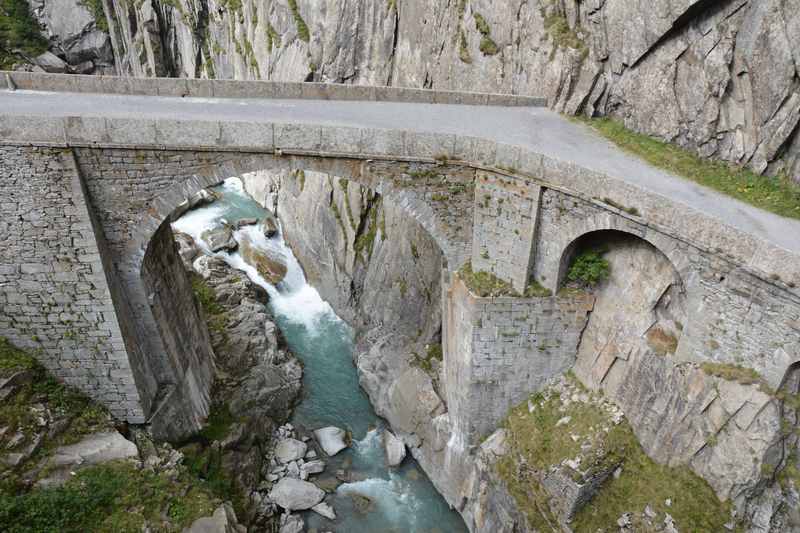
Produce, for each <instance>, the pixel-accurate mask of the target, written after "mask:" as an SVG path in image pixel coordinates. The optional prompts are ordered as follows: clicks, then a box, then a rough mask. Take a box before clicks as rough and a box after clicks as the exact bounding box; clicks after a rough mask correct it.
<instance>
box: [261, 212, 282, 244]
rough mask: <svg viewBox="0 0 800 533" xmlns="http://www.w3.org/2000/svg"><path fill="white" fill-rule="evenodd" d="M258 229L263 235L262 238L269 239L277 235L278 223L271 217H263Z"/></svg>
mask: <svg viewBox="0 0 800 533" xmlns="http://www.w3.org/2000/svg"><path fill="white" fill-rule="evenodd" d="M259 228H260V229H261V231H262V232H263V233H264V236H265V237H266V238H268V239H271V238H272V237H274V236H276V235H277V234H278V222H277V221H276V220H275V218H274V217H271V216H268V217H265V218H264V219H263V220H262V221H261V224H260V225H259Z"/></svg>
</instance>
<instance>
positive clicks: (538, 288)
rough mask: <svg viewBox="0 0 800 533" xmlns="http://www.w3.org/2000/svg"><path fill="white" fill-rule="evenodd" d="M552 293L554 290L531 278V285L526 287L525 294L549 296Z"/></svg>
mask: <svg viewBox="0 0 800 533" xmlns="http://www.w3.org/2000/svg"><path fill="white" fill-rule="evenodd" d="M552 295H553V291H551V290H550V289H546V288H545V287H542V284H541V283H539V282H538V281H536V280H535V279H534V280H531V283H530V285H528V286H527V287H526V288H525V293H524V294H523V296H524V297H525V298H547V297H548V296H552Z"/></svg>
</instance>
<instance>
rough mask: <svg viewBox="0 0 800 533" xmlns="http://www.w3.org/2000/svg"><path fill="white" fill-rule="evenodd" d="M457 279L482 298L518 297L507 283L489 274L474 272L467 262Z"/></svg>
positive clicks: (470, 263)
mask: <svg viewBox="0 0 800 533" xmlns="http://www.w3.org/2000/svg"><path fill="white" fill-rule="evenodd" d="M458 277H460V278H461V280H462V281H463V282H464V283H465V284H466V285H467V287H468V288H469V290H470V291H471V292H472V293H473V294H476V295H477V296H480V297H482V298H487V297H497V296H519V294H518V293H517V291H515V290H514V288H513V287H512V286H511V284H510V283H508V282H507V281H503V280H502V279H500V278H498V277H497V276H495V275H494V274H492V273H491V272H481V271H479V272H474V271H473V270H472V262H467V263H466V264H465V265H464V266H463V267H461V270H459V271H458Z"/></svg>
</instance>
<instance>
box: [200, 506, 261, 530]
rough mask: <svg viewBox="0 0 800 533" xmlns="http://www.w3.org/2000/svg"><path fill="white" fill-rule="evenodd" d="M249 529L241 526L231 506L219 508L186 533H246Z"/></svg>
mask: <svg viewBox="0 0 800 533" xmlns="http://www.w3.org/2000/svg"><path fill="white" fill-rule="evenodd" d="M246 532H247V528H246V527H244V526H243V525H241V524H239V521H238V520H237V519H236V513H235V512H234V510H233V507H231V506H230V504H227V503H225V504H223V505H220V506H219V507H217V509H216V510H215V511H214V514H213V515H211V516H207V517H203V518H198V519H197V520H195V521H194V522H193V523H192V525H191V526H189V527H188V528H186V529H184V533H246Z"/></svg>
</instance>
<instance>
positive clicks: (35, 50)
mask: <svg viewBox="0 0 800 533" xmlns="http://www.w3.org/2000/svg"><path fill="white" fill-rule="evenodd" d="M14 50H20V51H22V53H23V54H25V55H27V56H29V57H35V56H38V55H39V54H41V53H43V52H44V51H46V50H47V39H45V37H44V36H43V35H42V32H41V29H40V28H39V25H38V24H37V22H36V20H35V19H34V18H33V15H31V12H30V7H29V5H28V2H27V1H26V0H0V68H2V69H10V68H11V67H12V66H13V65H14V63H17V62H19V61H20V60H21V57H20V56H19V55H17V54H15V53H14Z"/></svg>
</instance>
